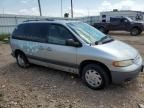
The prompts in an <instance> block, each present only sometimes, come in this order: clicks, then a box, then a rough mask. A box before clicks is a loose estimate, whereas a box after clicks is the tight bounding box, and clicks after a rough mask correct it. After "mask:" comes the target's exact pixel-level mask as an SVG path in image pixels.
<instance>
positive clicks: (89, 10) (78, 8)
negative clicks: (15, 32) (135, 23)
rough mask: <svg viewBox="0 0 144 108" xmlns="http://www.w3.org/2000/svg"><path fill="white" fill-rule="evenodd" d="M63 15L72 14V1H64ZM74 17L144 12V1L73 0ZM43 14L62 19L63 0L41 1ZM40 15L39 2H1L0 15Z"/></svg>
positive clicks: (18, 0)
mask: <svg viewBox="0 0 144 108" xmlns="http://www.w3.org/2000/svg"><path fill="white" fill-rule="evenodd" d="M62 4H63V14H64V13H70V0H62ZM73 6H74V17H81V16H95V15H99V13H100V12H102V11H112V10H113V9H118V10H137V11H144V0H73ZM41 7H42V14H43V16H49V17H61V0H41ZM3 13H4V14H18V15H36V16H37V15H39V8H38V2H37V0H0V14H3Z"/></svg>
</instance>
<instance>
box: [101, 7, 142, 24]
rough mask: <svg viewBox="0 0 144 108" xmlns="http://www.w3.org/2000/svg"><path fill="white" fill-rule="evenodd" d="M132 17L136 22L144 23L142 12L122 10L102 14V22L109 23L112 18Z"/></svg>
mask: <svg viewBox="0 0 144 108" xmlns="http://www.w3.org/2000/svg"><path fill="white" fill-rule="evenodd" d="M121 16H123V17H130V18H131V19H133V20H136V21H144V12H141V11H131V10H120V11H118V10H117V9H115V10H113V11H106V12H101V13H100V21H101V22H109V21H110V18H111V17H121Z"/></svg>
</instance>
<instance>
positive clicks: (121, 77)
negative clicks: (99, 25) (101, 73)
mask: <svg viewBox="0 0 144 108" xmlns="http://www.w3.org/2000/svg"><path fill="white" fill-rule="evenodd" d="M143 68H144V66H143V65H142V66H140V67H139V68H138V69H136V70H134V71H129V72H116V71H112V72H111V75H112V82H113V83H114V84H121V83H123V82H127V81H130V80H132V79H134V78H136V77H137V76H138V74H139V73H140V72H142V71H143Z"/></svg>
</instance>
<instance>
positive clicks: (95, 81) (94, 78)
mask: <svg viewBox="0 0 144 108" xmlns="http://www.w3.org/2000/svg"><path fill="white" fill-rule="evenodd" d="M85 79H86V81H87V83H88V84H89V85H91V86H92V87H98V86H100V85H101V83H102V77H101V75H100V74H99V73H98V72H97V71H96V70H88V71H87V72H86V74H85Z"/></svg>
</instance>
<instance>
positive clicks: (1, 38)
mask: <svg viewBox="0 0 144 108" xmlns="http://www.w3.org/2000/svg"><path fill="white" fill-rule="evenodd" d="M9 36H10V34H4V33H3V34H0V41H2V42H6V43H7V42H9Z"/></svg>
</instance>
